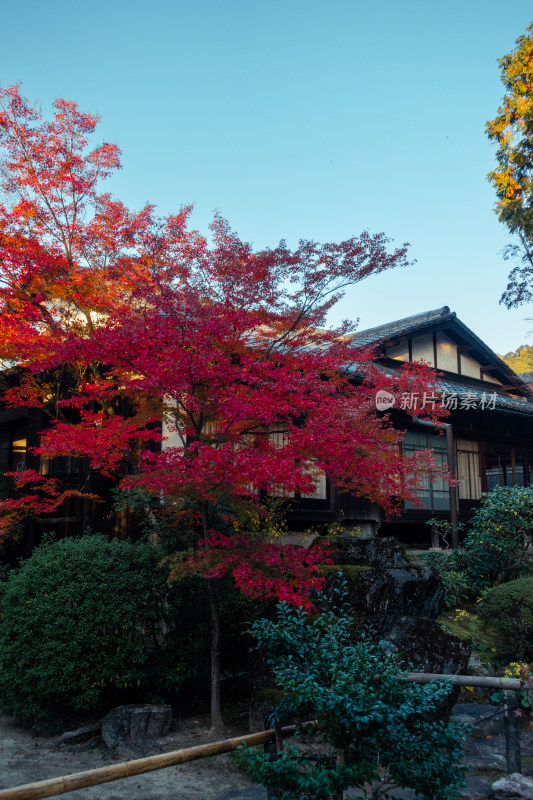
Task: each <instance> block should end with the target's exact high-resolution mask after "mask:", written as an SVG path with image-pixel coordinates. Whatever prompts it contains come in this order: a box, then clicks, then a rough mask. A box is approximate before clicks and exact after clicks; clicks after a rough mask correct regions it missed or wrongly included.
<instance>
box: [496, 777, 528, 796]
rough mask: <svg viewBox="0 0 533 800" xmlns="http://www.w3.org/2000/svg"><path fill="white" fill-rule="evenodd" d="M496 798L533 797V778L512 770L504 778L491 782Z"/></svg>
mask: <svg viewBox="0 0 533 800" xmlns="http://www.w3.org/2000/svg"><path fill="white" fill-rule="evenodd" d="M492 792H493V794H494V796H495V797H496V800H531V798H533V778H530V777H528V776H526V775H521V774H520V773H519V772H513V774H512V775H507V777H506V778H500V780H499V781H496V783H493V784H492Z"/></svg>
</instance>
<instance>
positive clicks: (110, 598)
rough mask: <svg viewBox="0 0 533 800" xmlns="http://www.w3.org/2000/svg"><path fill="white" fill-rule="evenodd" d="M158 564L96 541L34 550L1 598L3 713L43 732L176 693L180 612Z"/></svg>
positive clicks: (150, 556) (147, 554)
mask: <svg viewBox="0 0 533 800" xmlns="http://www.w3.org/2000/svg"><path fill="white" fill-rule="evenodd" d="M160 558H161V555H160V553H158V551H157V550H156V549H155V548H154V547H152V546H151V545H147V544H130V543H127V542H119V541H116V540H113V541H108V540H107V539H105V538H104V537H103V536H99V535H91V536H84V537H82V538H79V539H64V540H61V541H57V542H51V543H50V542H49V543H46V544H43V545H41V546H40V547H39V548H37V549H36V550H35V551H34V553H33V554H32V556H31V557H30V558H29V559H28V560H27V561H25V562H23V564H22V566H21V567H20V569H18V570H15V571H13V572H12V573H11V574H10V576H9V578H8V580H7V582H6V585H5V591H4V593H3V608H2V612H3V613H2V618H1V624H0V706H1V707H2V709H3V710H4V711H6V712H7V713H9V714H12V715H13V716H15V717H17V718H19V719H23V720H27V721H30V722H31V723H32V724H33V725H34V727H36V728H49V729H51V728H53V727H57V726H59V725H60V724H61V723H62V721H63V720H64V719H65V716H67V715H69V714H70V713H72V712H73V711H88V710H94V709H96V708H98V707H99V706H101V705H102V704H105V703H106V702H109V701H110V700H114V701H118V702H121V701H123V700H124V698H125V699H127V700H130V699H133V698H134V699H138V698H140V697H143V696H144V697H149V698H150V699H155V700H157V698H158V696H159V697H161V695H162V694H164V693H165V691H166V692H168V691H171V690H172V689H173V688H175V687H176V686H179V684H180V683H182V682H183V680H184V679H185V677H186V676H187V673H188V666H187V665H186V664H184V662H183V659H181V660H180V658H179V657H178V658H177V657H176V655H175V653H173V652H171V651H172V650H173V649H174V648H170V647H169V646H168V645H169V636H170V638H172V636H171V634H172V632H173V631H175V616H176V614H179V608H178V603H177V602H176V596H175V595H174V596H173V595H172V594H171V593H170V590H169V589H168V587H167V584H166V578H167V571H166V570H165V569H163V568H162V567H159V566H158V562H159V561H160ZM154 687H156V691H155V694H154Z"/></svg>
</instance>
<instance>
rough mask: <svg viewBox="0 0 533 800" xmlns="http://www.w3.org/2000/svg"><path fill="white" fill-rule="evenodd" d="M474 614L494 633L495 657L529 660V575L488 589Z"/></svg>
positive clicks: (532, 629) (532, 610) (532, 586)
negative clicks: (477, 614) (476, 613)
mask: <svg viewBox="0 0 533 800" xmlns="http://www.w3.org/2000/svg"><path fill="white" fill-rule="evenodd" d="M478 613H479V616H480V617H481V619H483V620H485V622H486V623H487V624H488V625H490V627H491V628H492V629H493V630H494V631H495V633H496V641H495V645H496V652H497V654H498V655H499V656H501V657H502V658H505V659H512V658H519V659H520V658H523V659H526V660H529V661H530V660H533V576H524V577H522V578H518V580H515V581H510V582H509V583H503V584H502V585H501V586H495V587H494V588H493V589H490V590H489V591H488V592H486V593H485V594H484V595H483V598H482V600H481V602H480V603H479V612H478Z"/></svg>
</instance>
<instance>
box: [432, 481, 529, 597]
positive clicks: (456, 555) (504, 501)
mask: <svg viewBox="0 0 533 800" xmlns="http://www.w3.org/2000/svg"><path fill="white" fill-rule="evenodd" d="M435 522H436V521H435V520H430V523H431V524H435ZM532 531H533V489H530V488H524V487H522V486H514V487H509V486H496V487H495V488H494V489H493V490H492V491H491V492H486V493H485V494H483V495H482V498H481V506H480V508H478V509H477V510H476V512H475V514H474V516H473V517H472V520H471V521H470V523H469V525H468V532H467V534H466V537H465V539H464V540H463V542H462V543H461V544H460V545H459V547H458V548H456V549H455V550H448V551H445V552H443V553H430V554H428V556H427V558H428V561H429V563H430V564H431V566H432V567H433V568H434V569H435V570H436V571H437V572H438V573H439V575H440V577H441V579H442V581H443V583H444V585H445V587H446V592H447V604H448V606H449V607H453V606H456V605H457V604H459V603H461V602H462V601H463V600H474V599H475V598H477V597H479V596H480V595H481V593H482V592H483V591H485V590H486V589H488V588H490V587H491V586H494V584H496V583H500V582H502V581H509V580H512V579H513V578H517V577H519V576H520V575H521V574H523V573H524V572H526V571H528V570H531V564H530V561H529V556H528V551H529V548H530V546H531V543H532V541H533V539H532Z"/></svg>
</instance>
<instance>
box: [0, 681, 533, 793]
mask: <svg viewBox="0 0 533 800" xmlns="http://www.w3.org/2000/svg"><path fill="white" fill-rule="evenodd" d="M405 680H406V681H408V682H409V683H430V682H431V681H449V682H450V683H452V684H453V685H454V686H478V687H481V688H484V689H507V690H510V691H514V692H517V691H519V690H520V689H523V688H524V683H523V681H521V680H520V678H498V677H492V676H490V677H489V676H484V675H440V674H438V673H431V672H410V673H409V674H408V675H406V676H405ZM0 797H1V795H0Z"/></svg>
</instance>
